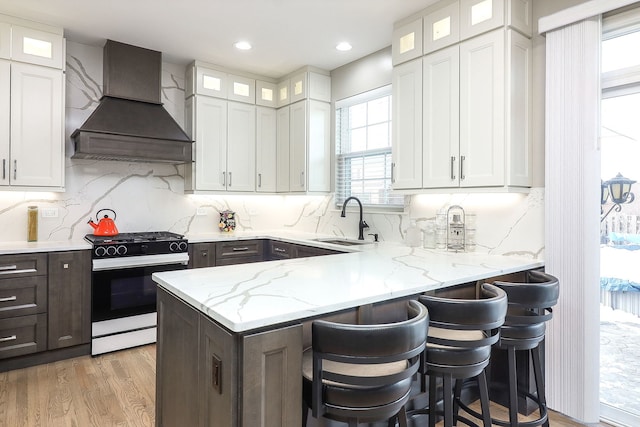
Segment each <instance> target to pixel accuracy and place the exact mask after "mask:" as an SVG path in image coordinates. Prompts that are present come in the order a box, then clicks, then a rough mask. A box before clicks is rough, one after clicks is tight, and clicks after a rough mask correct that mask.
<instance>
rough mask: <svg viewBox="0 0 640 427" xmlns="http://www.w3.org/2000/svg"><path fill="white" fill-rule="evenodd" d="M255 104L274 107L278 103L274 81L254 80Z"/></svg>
mask: <svg viewBox="0 0 640 427" xmlns="http://www.w3.org/2000/svg"><path fill="white" fill-rule="evenodd" d="M256 105H262V106H264V107H274V108H275V107H276V106H277V105H278V87H277V85H276V84H275V83H270V82H265V81H262V80H256Z"/></svg>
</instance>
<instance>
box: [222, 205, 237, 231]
mask: <svg viewBox="0 0 640 427" xmlns="http://www.w3.org/2000/svg"><path fill="white" fill-rule="evenodd" d="M218 228H220V231H222V232H223V233H231V232H232V231H234V230H235V229H236V213H235V212H234V211H230V210H226V211H222V212H220V223H218Z"/></svg>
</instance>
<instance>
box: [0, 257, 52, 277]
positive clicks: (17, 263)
mask: <svg viewBox="0 0 640 427" xmlns="http://www.w3.org/2000/svg"><path fill="white" fill-rule="evenodd" d="M46 274H47V254H20V255H2V256H0V280H1V279H5V278H13V277H28V276H46Z"/></svg>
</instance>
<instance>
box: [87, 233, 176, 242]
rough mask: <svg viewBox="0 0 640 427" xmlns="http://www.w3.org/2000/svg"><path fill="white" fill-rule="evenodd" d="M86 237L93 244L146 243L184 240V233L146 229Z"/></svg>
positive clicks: (88, 235)
mask: <svg viewBox="0 0 640 427" xmlns="http://www.w3.org/2000/svg"><path fill="white" fill-rule="evenodd" d="M85 239H86V240H87V241H89V242H91V243H93V244H104V243H144V242H158V241H174V240H183V239H184V236H183V235H182V234H177V233H172V232H169V231H144V232H139V233H120V234H116V235H115V236H96V235H93V234H87V235H86V236H85Z"/></svg>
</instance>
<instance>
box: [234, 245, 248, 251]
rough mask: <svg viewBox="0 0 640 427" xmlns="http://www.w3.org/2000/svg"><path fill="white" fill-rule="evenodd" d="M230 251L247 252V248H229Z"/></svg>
mask: <svg viewBox="0 0 640 427" xmlns="http://www.w3.org/2000/svg"><path fill="white" fill-rule="evenodd" d="M231 250H232V251H233V252H244V251H248V250H249V248H248V247H246V246H243V247H241V248H231Z"/></svg>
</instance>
